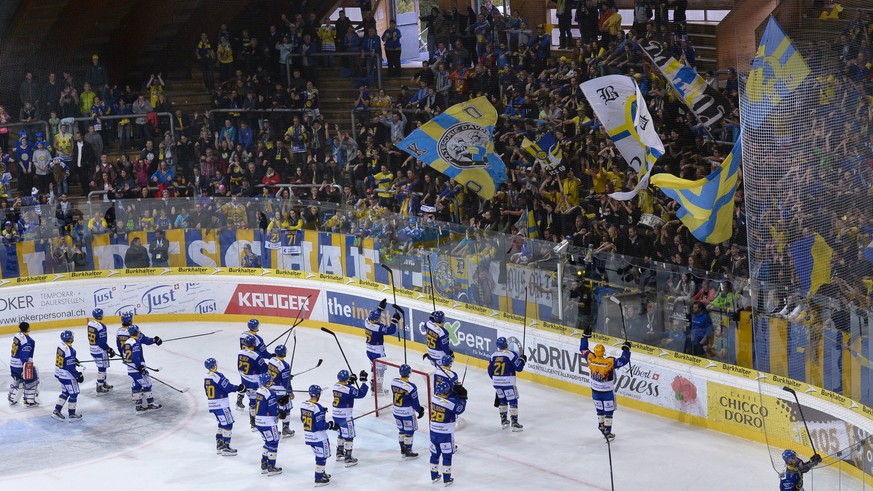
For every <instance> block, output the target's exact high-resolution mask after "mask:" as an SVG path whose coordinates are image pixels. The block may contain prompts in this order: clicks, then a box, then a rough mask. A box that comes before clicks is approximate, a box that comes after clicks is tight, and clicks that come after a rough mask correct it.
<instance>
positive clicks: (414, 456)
mask: <svg viewBox="0 0 873 491" xmlns="http://www.w3.org/2000/svg"><path fill="white" fill-rule="evenodd" d="M417 458H418V453H416V452H413V451H412V447H406V450H405V451H404V452H403V460H410V459H417Z"/></svg>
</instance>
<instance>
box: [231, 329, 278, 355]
mask: <svg viewBox="0 0 873 491" xmlns="http://www.w3.org/2000/svg"><path fill="white" fill-rule="evenodd" d="M246 336H251V337H253V338H255V346H254V348H253V349H252V351H254V352H255V353H257V354H258V356H260V357H261V358H263V359H265V360H269V359H270V358H271V357H272V356H273V355H271V354H270V352H269V351H267V345H266V344H264V338H262V337H261V336H260V335H259V334H258V333H256V332H254V331H243V332H242V333H241V334H240V335H239V349H245V347H244V346H243V339H245V337H246Z"/></svg>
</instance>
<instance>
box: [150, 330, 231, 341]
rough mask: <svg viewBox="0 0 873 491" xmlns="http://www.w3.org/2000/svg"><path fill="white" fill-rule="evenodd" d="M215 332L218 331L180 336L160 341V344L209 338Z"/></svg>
mask: <svg viewBox="0 0 873 491" xmlns="http://www.w3.org/2000/svg"><path fill="white" fill-rule="evenodd" d="M217 332H218V331H212V332H204V333H202V334H192V335H190V336H180V337H178V338H170V339H163V340H161V342H162V343H167V342H170V341H178V340H180V339H188V338H199V337H200V336H209V335H211V334H215V333H217Z"/></svg>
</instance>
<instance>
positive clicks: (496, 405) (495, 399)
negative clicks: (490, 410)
mask: <svg viewBox="0 0 873 491" xmlns="http://www.w3.org/2000/svg"><path fill="white" fill-rule="evenodd" d="M494 407H500V397H499V396H498V395H497V393H496V392H495V393H494Z"/></svg>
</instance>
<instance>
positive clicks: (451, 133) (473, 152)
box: [437, 122, 491, 169]
mask: <svg viewBox="0 0 873 491" xmlns="http://www.w3.org/2000/svg"><path fill="white" fill-rule="evenodd" d="M490 142H491V134H490V132H489V131H488V130H487V129H485V128H483V127H482V126H479V125H478V124H476V123H466V122H463V123H457V124H455V125H452V126H451V127H449V129H447V130H446V132H445V134H443V136H442V137H441V138H440V139H439V142H437V152H438V153H439V156H440V158H441V159H443V160H445V161H446V162H448V163H449V164H450V165H452V167H457V168H459V169H470V168H473V167H488V145H489V143H490Z"/></svg>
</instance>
